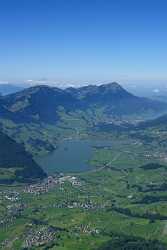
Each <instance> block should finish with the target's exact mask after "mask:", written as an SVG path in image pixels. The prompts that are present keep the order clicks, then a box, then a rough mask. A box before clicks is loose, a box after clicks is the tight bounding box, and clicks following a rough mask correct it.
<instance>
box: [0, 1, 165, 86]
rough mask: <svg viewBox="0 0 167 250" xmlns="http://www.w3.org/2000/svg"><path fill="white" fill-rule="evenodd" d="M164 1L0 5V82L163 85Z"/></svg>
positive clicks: (45, 2) (5, 2)
mask: <svg viewBox="0 0 167 250" xmlns="http://www.w3.org/2000/svg"><path fill="white" fill-rule="evenodd" d="M166 13H167V1H166V0H0V82H1V81H11V82H16V81H26V80H31V79H32V80H37V79H43V78H46V79H49V80H51V81H57V82H58V81H60V82H63V81H65V82H68V81H69V82H74V83H77V82H91V83H92V82H100V81H101V82H102V81H104V82H105V81H126V80H127V81H128V80H136V81H138V80H139V81H140V80H143V81H145V80H149V81H150V80H152V79H154V80H157V81H159V80H167V14H166Z"/></svg>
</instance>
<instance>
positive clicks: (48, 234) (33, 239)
mask: <svg viewBox="0 0 167 250" xmlns="http://www.w3.org/2000/svg"><path fill="white" fill-rule="evenodd" d="M54 239H55V230H54V228H53V227H47V226H43V227H41V228H39V229H36V230H31V231H30V232H28V236H27V238H26V239H25V242H24V247H25V248H28V249H30V248H32V247H40V246H42V245H45V244H47V243H49V242H51V241H53V240H54Z"/></svg>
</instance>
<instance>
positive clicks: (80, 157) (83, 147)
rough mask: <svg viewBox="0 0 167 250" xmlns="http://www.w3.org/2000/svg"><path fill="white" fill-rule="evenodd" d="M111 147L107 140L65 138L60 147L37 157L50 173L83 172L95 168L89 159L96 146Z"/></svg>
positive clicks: (37, 160) (39, 162) (38, 161)
mask: <svg viewBox="0 0 167 250" xmlns="http://www.w3.org/2000/svg"><path fill="white" fill-rule="evenodd" d="M101 147H111V142H110V141H107V140H79V139H78V140H77V139H71V140H64V141H62V142H61V143H59V145H58V148H57V149H56V150H54V151H53V152H52V153H49V154H47V155H45V156H40V157H36V158H35V160H36V162H37V163H38V164H39V165H40V166H41V167H42V168H43V169H44V170H45V171H46V172H47V173H48V174H53V173H55V172H66V173H67V172H83V171H89V170H91V169H92V168H93V166H92V165H90V163H89V161H90V160H91V158H92V157H93V153H94V150H95V148H97V149H98V148H101Z"/></svg>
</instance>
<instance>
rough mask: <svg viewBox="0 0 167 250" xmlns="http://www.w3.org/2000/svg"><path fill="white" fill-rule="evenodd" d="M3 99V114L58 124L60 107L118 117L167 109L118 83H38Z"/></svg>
mask: <svg viewBox="0 0 167 250" xmlns="http://www.w3.org/2000/svg"><path fill="white" fill-rule="evenodd" d="M0 101H1V102H0V111H1V113H0V115H1V117H3V118H9V119H12V120H14V121H16V122H30V121H31V122H45V123H55V122H56V121H57V120H58V119H59V115H58V110H59V108H63V109H64V110H65V111H66V112H67V113H68V112H75V111H76V110H82V111H86V110H88V109H91V110H95V109H102V110H103V113H104V114H106V115H107V116H118V117H119V116H131V115H140V116H143V115H144V116H146V115H150V116H151V115H157V114H158V113H163V112H164V111H165V110H166V109H167V105H166V104H165V103H163V102H159V101H154V100H150V99H147V98H142V97H137V96H134V95H132V94H130V93H129V92H127V91H126V90H125V89H123V88H122V87H121V86H120V85H119V84H118V83H110V84H105V85H101V86H85V87H81V88H76V89H75V88H67V89H65V90H62V89H59V88H54V87H49V86H36V87H31V88H28V89H25V90H23V91H20V92H17V93H14V94H11V95H7V96H4V97H3V98H1V100H0ZM5 111H6V112H5Z"/></svg>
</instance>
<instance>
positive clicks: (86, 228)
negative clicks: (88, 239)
mask: <svg viewBox="0 0 167 250" xmlns="http://www.w3.org/2000/svg"><path fill="white" fill-rule="evenodd" d="M74 231H75V232H76V233H82V234H91V235H97V234H99V233H100V230H99V229H97V228H92V227H91V226H90V225H88V224H86V225H84V224H81V225H80V226H76V227H75V228H74Z"/></svg>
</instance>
